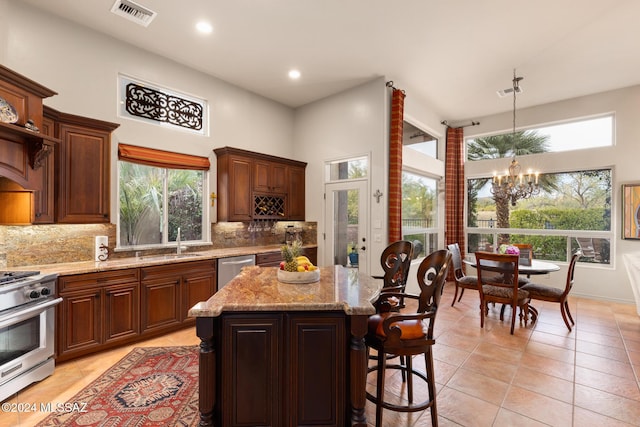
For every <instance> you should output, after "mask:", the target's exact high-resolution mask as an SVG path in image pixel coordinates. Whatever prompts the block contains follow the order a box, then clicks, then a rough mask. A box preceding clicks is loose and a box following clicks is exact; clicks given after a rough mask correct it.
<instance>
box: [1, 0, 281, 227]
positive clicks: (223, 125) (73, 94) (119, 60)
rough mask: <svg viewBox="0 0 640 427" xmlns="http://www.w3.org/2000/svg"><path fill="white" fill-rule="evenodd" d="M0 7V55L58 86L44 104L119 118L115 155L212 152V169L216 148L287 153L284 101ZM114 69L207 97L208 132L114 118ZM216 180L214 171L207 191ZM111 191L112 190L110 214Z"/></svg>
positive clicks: (14, 7)
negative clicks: (120, 148)
mask: <svg viewBox="0 0 640 427" xmlns="http://www.w3.org/2000/svg"><path fill="white" fill-rule="evenodd" d="M0 12H2V13H1V14H0V23H1V24H2V25H1V26H0V62H1V63H2V64H3V65H5V66H7V67H9V68H11V69H12V70H14V71H16V72H18V73H20V74H22V75H24V76H26V77H28V78H30V79H32V80H35V81H36V82H38V83H40V84H42V85H44V86H46V87H48V88H50V89H52V90H54V91H56V92H58V95H56V96H54V97H52V98H48V99H46V100H45V104H46V105H49V106H51V107H53V108H55V109H57V110H60V111H63V112H66V113H71V114H78V115H82V116H87V117H91V118H95V119H100V120H106V121H110V122H116V123H120V127H119V128H118V129H117V130H116V131H115V132H114V133H113V138H112V155H111V158H112V160H115V159H117V151H116V150H117V145H118V143H119V142H122V143H126V144H133V145H139V146H146V147H154V148H158V149H161V150H169V151H179V152H183V153H187V154H193V155H199V156H205V157H210V158H211V160H212V169H211V170H212V171H213V172H215V156H214V155H213V153H212V150H213V149H214V148H217V147H223V146H233V147H238V148H244V149H247V150H254V151H260V152H264V153H267V154H273V155H276V156H282V157H291V151H292V146H293V110H292V109H290V108H288V107H286V106H283V105H282V104H279V103H276V102H274V101H271V100H269V99H266V98H264V97H261V96H259V95H256V94H254V93H252V92H249V91H247V90H244V89H242V88H239V87H237V86H234V85H231V84H229V83H226V82H224V81H222V80H219V79H216V78H213V77H210V76H207V75H205V74H203V73H200V72H198V71H195V70H193V69H191V68H187V67H185V66H182V65H181V64H179V63H176V62H173V61H170V60H167V59H165V58H163V57H160V56H158V55H154V54H152V53H149V52H146V51H143V50H140V49H138V48H135V47H133V46H131V45H128V44H126V43H122V42H120V41H118V40H116V39H113V38H110V37H107V36H104V35H102V34H99V33H97V32H95V31H92V30H91V29H88V28H86V27H82V26H79V25H77V24H74V23H72V22H70V21H66V20H63V19H60V18H57V17H55V16H52V15H49V14H45V13H42V12H40V11H38V10H36V9H33V8H31V7H29V6H28V5H25V4H22V3H20V2H17V1H8V0H0ZM125 24H126V22H125ZM118 73H124V74H128V75H130V76H133V77H137V78H140V79H143V80H145V81H148V82H151V83H155V84H157V85H160V86H162V87H167V88H171V89H174V90H176V91H179V92H182V93H187V94H192V95H195V96H198V97H200V98H204V99H206V100H207V101H208V103H209V111H210V134H209V136H206V137H203V136H198V135H194V134H191V133H187V132H184V131H181V130H169V129H167V128H165V127H160V126H154V125H151V124H147V123H141V122H137V121H134V120H130V119H126V118H121V117H118V115H117V111H118V100H117V79H118ZM115 165H116V162H115V161H112V171H111V177H112V183H111V188H112V189H114V188H117V187H116V181H115V178H116V169H115ZM215 182H216V181H215V173H212V174H211V191H215V188H216V187H215ZM115 196H116V192H115V191H112V201H111V202H112V203H111V206H112V218H115V215H114V214H115V207H116V203H115ZM212 211H215V209H213V210H212ZM211 219H212V220H215V212H213V213H212V217H211Z"/></svg>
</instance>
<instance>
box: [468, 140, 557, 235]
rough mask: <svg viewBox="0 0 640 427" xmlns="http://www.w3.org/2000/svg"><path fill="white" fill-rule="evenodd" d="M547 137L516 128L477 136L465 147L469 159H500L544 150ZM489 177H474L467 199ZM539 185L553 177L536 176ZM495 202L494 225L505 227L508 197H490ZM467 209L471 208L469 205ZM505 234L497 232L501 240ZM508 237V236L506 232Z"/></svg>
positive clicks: (544, 185)
mask: <svg viewBox="0 0 640 427" xmlns="http://www.w3.org/2000/svg"><path fill="white" fill-rule="evenodd" d="M548 140H549V137H548V136H546V135H539V134H538V133H537V132H536V131H520V132H515V133H513V134H503V135H495V136H488V137H484V138H477V139H475V140H474V141H472V142H470V143H469V145H468V147H467V150H468V159H469V160H484V159H500V158H506V157H515V156H522V155H526V154H536V153H544V152H547V151H549V143H548ZM489 179H490V178H486V179H478V180H475V182H474V185H473V186H472V187H470V188H469V189H468V193H469V200H470V201H473V200H476V199H477V195H478V192H479V191H480V189H481V188H482V187H484V186H485V185H486V184H487V182H488V181H489ZM539 182H540V186H541V187H542V188H543V189H550V188H554V187H555V183H554V182H553V179H552V178H550V177H547V176H545V175H541V176H540V178H539ZM493 201H494V202H495V205H496V220H497V221H496V225H497V227H498V228H509V202H510V201H509V200H507V199H498V198H497V197H495V196H494V197H493ZM470 211H471V209H470ZM504 237H505V236H501V239H500V240H501V243H502V240H503V239H504ZM506 240H507V241H508V236H506Z"/></svg>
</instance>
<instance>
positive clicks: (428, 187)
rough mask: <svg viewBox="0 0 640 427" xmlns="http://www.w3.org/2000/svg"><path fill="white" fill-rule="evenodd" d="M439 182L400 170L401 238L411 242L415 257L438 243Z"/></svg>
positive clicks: (430, 249)
mask: <svg viewBox="0 0 640 427" xmlns="http://www.w3.org/2000/svg"><path fill="white" fill-rule="evenodd" d="M437 190H438V181H437V180H436V179H434V178H429V177H426V176H424V175H418V174H416V173H412V172H407V171H403V172H402V238H403V239H404V240H408V241H410V242H413V243H414V258H422V257H425V256H426V255H427V254H429V253H431V252H433V251H434V250H436V249H437V245H438V197H437V196H438V191H437Z"/></svg>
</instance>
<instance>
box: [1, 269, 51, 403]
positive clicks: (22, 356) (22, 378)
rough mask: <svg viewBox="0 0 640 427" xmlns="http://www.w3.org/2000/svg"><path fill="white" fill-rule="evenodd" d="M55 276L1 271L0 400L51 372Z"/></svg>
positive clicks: (33, 272)
mask: <svg viewBox="0 0 640 427" xmlns="http://www.w3.org/2000/svg"><path fill="white" fill-rule="evenodd" d="M56 278H57V275H56V274H46V275H45V274H40V273H39V272H37V271H15V272H6V271H0V401H4V400H5V399H7V398H8V397H10V396H12V395H13V394H15V393H17V392H18V391H20V390H22V389H23V388H24V387H26V386H28V385H29V384H31V383H33V382H37V381H41V380H43V379H44V378H46V377H48V376H49V375H51V374H52V373H53V369H54V359H53V356H54V349H55V348H54V343H55V330H54V328H55V306H56V305H57V304H59V303H60V302H61V301H62V298H56Z"/></svg>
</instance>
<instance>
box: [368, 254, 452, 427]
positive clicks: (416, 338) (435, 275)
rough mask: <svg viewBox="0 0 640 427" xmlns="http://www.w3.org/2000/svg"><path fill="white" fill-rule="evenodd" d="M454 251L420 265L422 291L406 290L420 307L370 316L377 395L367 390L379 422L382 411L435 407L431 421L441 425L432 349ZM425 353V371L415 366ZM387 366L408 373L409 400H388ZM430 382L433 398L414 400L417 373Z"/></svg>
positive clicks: (435, 256) (369, 339)
mask: <svg viewBox="0 0 640 427" xmlns="http://www.w3.org/2000/svg"><path fill="white" fill-rule="evenodd" d="M450 262H451V252H449V251H448V250H446V249H442V250H438V251H435V252H433V253H431V254H429V255H428V256H427V257H426V258H425V259H424V260H423V261H422V262H421V263H420V266H419V267H418V273H417V279H418V286H419V288H420V294H419V295H414V294H409V293H406V292H403V297H404V298H405V299H407V300H414V301H415V302H417V310H415V311H412V312H411V313H409V312H404V311H403V312H396V311H386V312H381V313H377V314H374V315H373V316H371V317H369V321H368V330H367V334H366V335H365V343H366V345H367V353H370V351H371V349H374V350H376V352H377V354H378V357H377V364H375V365H373V366H370V367H369V368H368V371H367V373H371V372H376V375H377V376H376V395H375V396H374V395H373V394H371V393H370V392H367V399H368V400H370V401H371V402H373V403H374V404H375V405H376V424H375V425H376V426H382V425H383V424H382V411H383V409H389V410H391V411H398V412H417V411H422V410H425V409H427V408H430V409H431V411H430V412H431V424H432V425H433V426H437V425H438V412H437V409H436V386H435V374H434V367H433V354H432V352H431V350H432V347H433V345H434V344H435V339H434V338H433V328H434V324H435V320H436V314H437V312H438V306H439V305H440V297H441V296H442V288H443V286H444V283H445V281H446V278H447V272H448V268H449V264H450ZM418 354H423V355H424V359H425V371H424V372H421V371H419V370H417V369H415V368H414V367H413V363H412V358H413V356H415V355H418ZM387 355H399V356H402V357H404V359H405V361H404V363H399V364H392V363H387ZM387 369H398V370H401V371H402V372H404V373H405V374H406V377H407V387H406V391H407V396H406V397H407V399H406V400H407V402H408V403H407V404H400V403H391V402H389V401H385V400H384V396H385V377H386V370H387ZM414 376H416V377H417V378H419V379H422V381H424V382H425V383H426V384H427V390H428V395H429V398H428V399H427V400H425V401H422V402H420V403H414V402H413V397H414V396H413V377H414Z"/></svg>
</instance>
